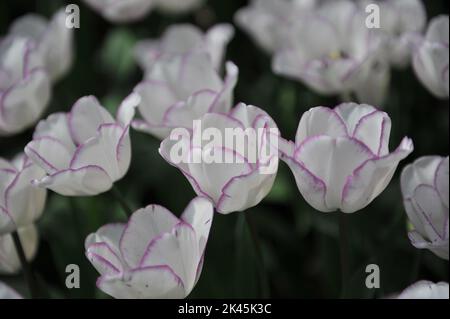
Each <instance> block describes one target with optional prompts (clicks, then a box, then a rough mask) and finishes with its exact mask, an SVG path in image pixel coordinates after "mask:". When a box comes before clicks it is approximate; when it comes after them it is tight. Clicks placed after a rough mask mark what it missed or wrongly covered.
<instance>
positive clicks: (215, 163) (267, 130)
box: [159, 103, 279, 214]
mask: <svg viewBox="0 0 450 319" xmlns="http://www.w3.org/2000/svg"><path fill="white" fill-rule="evenodd" d="M199 122H200V123H201V132H200V133H199V134H201V135H204V134H209V133H206V132H208V130H211V129H213V130H214V133H217V135H219V134H220V137H217V136H208V137H206V138H205V139H203V138H202V139H201V143H199V144H197V137H196V136H195V134H196V131H197V129H195V128H194V134H192V135H190V136H181V138H179V139H178V140H176V139H172V136H170V137H167V138H166V139H165V140H164V141H162V143H161V146H160V149H159V153H160V154H161V156H162V157H163V158H164V159H165V160H166V161H167V162H168V163H170V164H171V165H173V166H175V167H177V168H178V169H180V170H181V172H182V173H183V174H184V175H185V176H186V178H187V179H188V180H189V182H190V183H191V185H192V187H193V189H194V190H195V192H196V193H197V195H199V196H205V197H207V198H209V199H210V200H211V201H212V202H213V203H214V206H215V208H216V211H217V212H219V213H222V214H228V213H231V212H237V211H243V210H245V209H247V208H250V207H253V206H255V205H257V204H258V203H259V202H260V201H261V200H262V199H263V198H264V197H265V196H266V195H267V194H268V193H269V191H270V190H271V188H272V185H273V182H274V180H275V176H276V173H277V169H278V149H276V151H275V152H274V151H273V149H274V148H276V146H277V145H274V144H273V140H274V139H272V138H271V136H272V135H276V136H275V142H276V143H277V142H278V137H279V132H278V129H277V126H276V124H275V122H274V121H273V120H272V118H270V116H269V115H268V114H267V113H266V112H264V111H263V110H261V109H259V108H257V107H255V106H247V105H245V104H242V103H241V104H239V105H238V106H236V107H235V108H234V109H233V110H231V112H230V113H229V114H224V113H207V114H205V115H204V116H203V117H201V118H200V119H199ZM231 130H232V132H234V133H236V135H235V136H236V137H235V138H233V136H232V134H233V133H231V132H230V131H231ZM274 131H275V132H274ZM240 132H241V133H240ZM247 132H248V133H250V134H248V135H245V133H247ZM251 132H254V136H257V139H256V140H253V139H252V138H251ZM172 133H175V130H174V131H173V132H172ZM197 133H198V132H197ZM171 135H172V134H171ZM245 136H247V138H245ZM223 137H225V141H224V140H223ZM230 137H231V138H233V139H231V141H232V142H233V143H230V142H228V144H227V140H228V141H230ZM240 138H242V139H240ZM230 144H231V145H230ZM255 146H256V147H255ZM178 148H180V149H183V150H185V151H186V152H184V153H183V154H181V157H182V158H181V160H179V159H178V158H175V156H174V154H175V155H176V157H178V155H179V154H178V153H177V152H176V150H177V149H178ZM274 153H276V154H274ZM198 154H201V155H202V157H203V159H201V160H199V161H198V160H195V159H194V158H195V157H196V156H197V155H198ZM206 157H212V158H210V159H206ZM227 158H229V159H230V158H231V159H232V160H228V161H227V160H226V159H227ZM216 159H219V160H216Z"/></svg>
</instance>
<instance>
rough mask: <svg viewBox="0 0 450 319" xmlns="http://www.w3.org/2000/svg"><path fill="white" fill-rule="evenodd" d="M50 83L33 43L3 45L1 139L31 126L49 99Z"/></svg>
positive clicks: (19, 41)
mask: <svg viewBox="0 0 450 319" xmlns="http://www.w3.org/2000/svg"><path fill="white" fill-rule="evenodd" d="M50 90H51V88H50V79H49V76H48V74H47V72H46V70H45V68H44V62H43V60H42V57H41V55H40V53H39V52H38V50H37V49H36V47H35V44H34V42H33V41H32V40H30V39H26V38H22V37H6V38H4V39H2V41H1V42H0V136H1V135H11V134H15V133H19V132H21V131H23V130H25V129H27V128H28V127H30V126H32V125H33V124H34V123H35V122H36V121H37V120H38V119H39V117H40V116H41V114H42V112H43V111H44V109H45V108H46V107H47V103H48V101H49V99H50Z"/></svg>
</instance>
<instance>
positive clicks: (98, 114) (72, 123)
mask: <svg viewBox="0 0 450 319" xmlns="http://www.w3.org/2000/svg"><path fill="white" fill-rule="evenodd" d="M115 122H116V121H115V120H114V119H113V117H112V116H111V114H109V112H108V111H107V110H106V109H104V108H103V107H102V106H101V105H100V103H99V102H98V100H97V98H95V97H94V96H85V97H82V98H80V99H79V100H78V101H77V102H76V103H75V104H74V106H73V107H72V111H71V112H70V114H69V127H70V132H71V134H72V137H73V140H74V141H75V143H76V144H82V143H83V142H85V141H86V140H87V139H89V138H91V137H92V136H94V135H95V134H96V132H97V129H98V128H99V126H100V125H101V124H107V123H115Z"/></svg>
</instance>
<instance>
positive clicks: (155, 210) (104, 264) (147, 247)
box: [85, 197, 213, 299]
mask: <svg viewBox="0 0 450 319" xmlns="http://www.w3.org/2000/svg"><path fill="white" fill-rule="evenodd" d="M212 218H213V207H212V205H211V203H210V202H209V201H208V200H207V199H205V198H201V197H197V198H195V199H193V200H192V201H191V202H190V204H189V205H188V207H187V208H186V209H185V211H184V212H183V214H182V215H181V218H180V219H178V218H177V217H176V216H175V215H173V214H172V213H171V212H170V211H168V210H167V209H165V208H164V207H161V206H158V205H151V206H148V207H146V208H143V209H139V210H138V211H136V212H135V213H134V214H133V215H132V216H131V218H130V220H129V221H128V224H126V225H125V224H109V225H106V226H103V227H102V228H100V229H99V230H98V231H97V232H96V233H94V234H91V235H89V236H88V237H87V238H86V243H85V246H86V256H87V258H88V259H89V260H90V261H91V263H92V264H93V265H94V267H95V268H96V269H97V271H98V272H99V273H100V274H101V277H99V279H98V280H97V287H98V288H99V289H101V290H102V291H104V292H105V293H107V294H109V295H111V296H113V297H114V298H139V299H141V298H142V299H144V298H158V299H159V298H184V297H186V296H188V295H189V293H190V292H191V291H192V289H193V288H194V286H195V284H196V283H197V281H198V279H199V277H200V274H201V271H202V266H203V259H204V255H205V247H206V243H207V241H208V236H209V230H210V228H211V223H212Z"/></svg>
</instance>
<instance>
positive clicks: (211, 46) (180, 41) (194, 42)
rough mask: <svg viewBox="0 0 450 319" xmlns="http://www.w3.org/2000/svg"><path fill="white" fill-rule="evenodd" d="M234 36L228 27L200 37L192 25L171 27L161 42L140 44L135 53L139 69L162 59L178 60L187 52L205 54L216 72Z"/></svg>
mask: <svg viewBox="0 0 450 319" xmlns="http://www.w3.org/2000/svg"><path fill="white" fill-rule="evenodd" d="M233 35H234V28H233V26H231V25H230V24H225V23H224V24H218V25H215V26H214V27H212V28H210V29H209V30H208V31H207V32H205V33H203V32H202V31H201V30H200V29H199V28H197V27H196V26H194V25H191V24H178V25H173V26H170V27H169V28H168V29H167V30H166V31H165V32H164V34H163V35H162V37H161V38H160V39H157V40H155V39H149V40H143V41H140V42H138V43H137V45H136V47H135V49H134V55H135V57H136V60H137V61H138V63H139V65H140V66H141V67H142V69H144V70H146V69H148V68H150V67H151V66H152V65H153V63H155V61H156V60H157V59H158V58H160V57H161V56H166V57H167V56H168V57H170V56H177V55H181V54H185V53H188V52H206V53H208V54H209V56H210V58H211V59H212V63H213V65H214V67H215V69H216V70H219V69H220V66H221V64H222V62H223V57H224V55H225V54H224V53H225V49H226V46H227V45H228V43H229V42H230V40H231V39H232V37H233Z"/></svg>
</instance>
